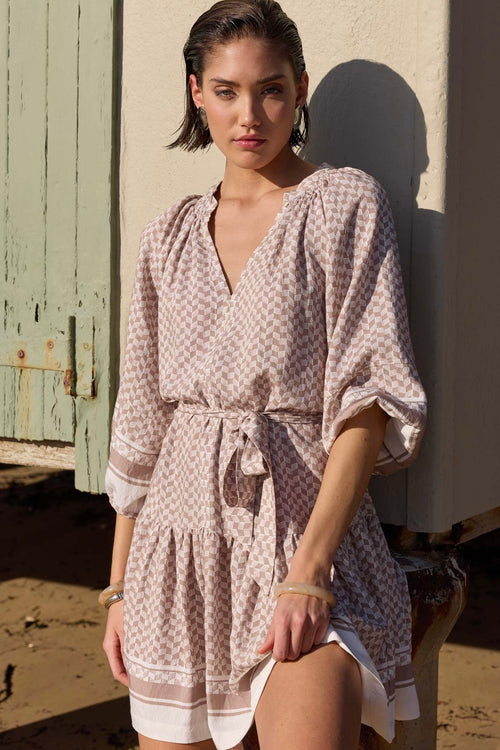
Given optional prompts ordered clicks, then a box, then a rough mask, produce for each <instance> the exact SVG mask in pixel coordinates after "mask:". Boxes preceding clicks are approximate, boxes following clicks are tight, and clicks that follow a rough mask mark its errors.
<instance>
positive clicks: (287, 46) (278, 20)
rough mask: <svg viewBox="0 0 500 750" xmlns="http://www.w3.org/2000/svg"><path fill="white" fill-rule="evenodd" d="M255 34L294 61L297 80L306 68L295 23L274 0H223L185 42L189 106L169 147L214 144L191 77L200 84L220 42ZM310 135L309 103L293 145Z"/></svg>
mask: <svg viewBox="0 0 500 750" xmlns="http://www.w3.org/2000/svg"><path fill="white" fill-rule="evenodd" d="M247 37H255V38H256V39H262V40H264V41H267V42H270V43H272V44H273V46H274V47H275V48H276V49H278V50H279V51H280V52H282V53H283V54H284V55H285V57H287V58H288V60H289V61H290V63H291V65H292V68H293V70H294V72H295V76H296V78H297V81H299V80H300V76H301V74H302V72H303V71H304V70H305V69H306V66H305V62H304V55H303V52H302V42H301V40H300V36H299V32H298V31H297V27H296V25H295V24H294V22H293V21H292V20H291V19H290V18H288V16H287V15H286V14H285V13H284V11H283V10H282V8H281V6H280V5H279V3H277V2H275V1H274V0H221V1H220V2H218V3H215V5H213V6H212V7H211V8H210V9H209V10H207V11H206V12H205V13H203V14H202V15H201V16H200V17H199V18H198V20H197V21H196V22H195V23H194V25H193V27H192V29H191V31H190V34H189V38H188V40H187V42H186V44H185V45H184V50H183V52H184V60H185V63H186V109H185V113H184V119H183V121H182V123H181V125H180V127H179V135H178V137H177V138H176V139H175V141H173V143H170V144H169V146H168V148H175V147H176V146H180V147H181V148H183V149H185V150H186V151H196V149H198V148H207V147H208V146H209V145H210V144H211V143H212V137H211V135H210V131H209V130H208V129H207V128H204V127H203V124H202V122H201V121H200V117H199V115H198V112H197V108H196V105H195V103H194V102H193V98H192V96H191V89H190V85H189V76H190V75H191V74H192V73H193V74H194V75H195V76H196V80H197V81H198V84H199V85H201V76H202V74H203V71H204V68H205V60H206V56H207V54H210V52H212V51H213V50H214V49H215V47H217V45H219V44H227V43H228V42H232V41H234V40H235V39H243V38H247ZM308 134H309V112H308V108H307V104H304V105H303V107H302V127H301V129H298V128H296V127H294V129H293V130H292V133H291V135H290V138H289V143H290V145H291V146H292V147H294V146H302V145H304V144H305V143H306V141H307V137H308Z"/></svg>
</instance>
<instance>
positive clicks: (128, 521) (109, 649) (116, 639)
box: [102, 513, 135, 685]
mask: <svg viewBox="0 0 500 750" xmlns="http://www.w3.org/2000/svg"><path fill="white" fill-rule="evenodd" d="M134 525H135V519H133V518H127V517H126V516H122V515H120V514H119V513H117V514H116V525H115V538H114V542H113V555H112V559H111V575H110V583H116V582H117V581H121V580H123V577H124V575H125V567H126V565H127V558H128V553H129V551H130V544H131V542H132V534H133V532H134ZM102 647H103V649H104V651H105V652H106V656H107V657H108V661H109V666H110V667H111V671H112V673H113V677H114V678H115V680H118V681H119V682H121V683H122V684H123V685H128V677H127V672H126V670H125V665H124V663H123V602H122V601H121V602H115V603H114V604H112V605H111V606H110V608H109V610H108V621H107V624H106V632H105V634H104V641H103V644H102Z"/></svg>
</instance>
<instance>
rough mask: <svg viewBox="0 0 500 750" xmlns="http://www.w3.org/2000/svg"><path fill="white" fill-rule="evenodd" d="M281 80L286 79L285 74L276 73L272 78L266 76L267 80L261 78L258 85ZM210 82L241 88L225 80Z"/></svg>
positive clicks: (216, 79) (212, 79) (217, 79)
mask: <svg viewBox="0 0 500 750" xmlns="http://www.w3.org/2000/svg"><path fill="white" fill-rule="evenodd" d="M280 78H286V76H285V74H284V73H275V74H274V75H272V76H266V77H265V78H261V79H260V80H258V81H257V84H258V85H261V84H262V83H270V82H271V81H278V80H279V79H280ZM210 82H213V83H223V84H225V85H226V86H234V87H235V88H237V87H238V86H239V84H238V83H236V82H235V81H227V80H226V79H225V78H211V79H210Z"/></svg>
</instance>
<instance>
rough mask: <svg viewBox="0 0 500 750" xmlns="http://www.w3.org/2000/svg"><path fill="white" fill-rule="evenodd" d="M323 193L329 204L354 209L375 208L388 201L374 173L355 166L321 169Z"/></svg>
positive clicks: (324, 199)
mask: <svg viewBox="0 0 500 750" xmlns="http://www.w3.org/2000/svg"><path fill="white" fill-rule="evenodd" d="M321 177H322V179H321V193H322V198H323V201H324V202H325V203H326V204H327V205H328V204H329V203H330V204H331V205H332V206H335V207H338V206H339V205H342V206H343V207H344V209H347V210H350V211H352V209H354V208H356V209H357V208H368V209H369V208H370V207H372V208H375V207H377V206H382V205H385V204H386V203H387V193H386V191H385V189H384V188H383V186H382V185H381V184H380V182H379V181H378V180H377V179H376V178H375V177H373V176H372V175H370V174H368V173H367V172H364V171H363V170H362V169H356V168H355V167H339V168H336V167H330V166H326V167H325V168H324V169H321Z"/></svg>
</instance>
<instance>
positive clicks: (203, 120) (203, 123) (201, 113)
mask: <svg viewBox="0 0 500 750" xmlns="http://www.w3.org/2000/svg"><path fill="white" fill-rule="evenodd" d="M198 117H199V118H200V123H201V127H202V128H203V130H208V120H207V113H206V110H205V107H198Z"/></svg>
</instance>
